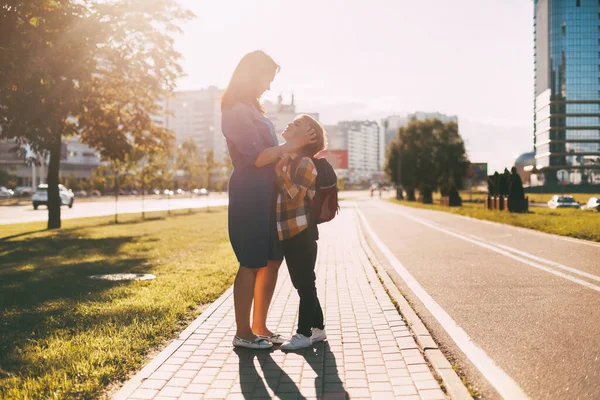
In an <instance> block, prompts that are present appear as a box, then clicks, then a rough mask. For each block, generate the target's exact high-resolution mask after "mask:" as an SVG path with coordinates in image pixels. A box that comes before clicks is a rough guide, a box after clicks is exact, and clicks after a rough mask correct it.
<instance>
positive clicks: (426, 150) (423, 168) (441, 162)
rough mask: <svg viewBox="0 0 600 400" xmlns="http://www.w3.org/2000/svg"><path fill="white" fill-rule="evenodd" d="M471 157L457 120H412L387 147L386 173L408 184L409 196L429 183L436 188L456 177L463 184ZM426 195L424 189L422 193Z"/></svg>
mask: <svg viewBox="0 0 600 400" xmlns="http://www.w3.org/2000/svg"><path fill="white" fill-rule="evenodd" d="M468 166H469V161H468V159H467V156H466V150H465V146H464V142H463V140H462V138H461V136H460V134H459V132H458V125H457V124H456V123H453V122H451V123H447V124H444V123H442V122H441V121H440V120H437V119H435V120H426V121H416V120H415V121H411V122H410V123H409V124H408V125H407V126H406V127H402V128H400V129H399V130H398V137H397V138H396V140H394V141H392V143H391V144H390V146H389V148H388V151H387V160H386V168H385V170H386V173H387V175H388V177H389V178H390V180H391V181H392V182H394V183H396V185H398V186H402V187H404V189H405V190H406V194H407V197H408V199H409V200H414V198H415V196H414V191H415V189H417V188H421V189H423V190H424V188H425V187H428V188H429V189H431V190H433V191H436V190H437V189H438V187H440V186H441V187H448V183H449V182H450V180H451V179H452V180H453V181H454V182H459V184H457V186H459V187H460V186H461V185H462V179H463V177H464V175H465V174H466V171H467V168H468ZM421 195H423V193H421Z"/></svg>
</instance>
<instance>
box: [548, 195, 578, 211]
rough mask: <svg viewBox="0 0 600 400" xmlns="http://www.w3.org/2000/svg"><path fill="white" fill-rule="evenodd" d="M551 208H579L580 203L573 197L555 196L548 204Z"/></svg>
mask: <svg viewBox="0 0 600 400" xmlns="http://www.w3.org/2000/svg"><path fill="white" fill-rule="evenodd" d="M548 207H550V208H579V207H580V206H579V203H578V202H577V201H575V199H574V198H573V196H558V195H557V196H553V197H552V199H551V200H550V201H549V202H548Z"/></svg>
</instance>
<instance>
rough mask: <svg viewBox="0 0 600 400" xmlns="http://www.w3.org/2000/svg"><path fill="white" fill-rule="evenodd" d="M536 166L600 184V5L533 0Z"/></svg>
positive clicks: (586, 0)
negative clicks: (565, 172) (561, 171)
mask: <svg viewBox="0 0 600 400" xmlns="http://www.w3.org/2000/svg"><path fill="white" fill-rule="evenodd" d="M534 7H535V9H534V45H535V46H534V47H535V56H534V58H535V61H534V65H535V102H534V146H535V153H536V155H535V158H536V167H537V168H538V169H539V170H541V171H543V172H544V175H545V178H546V182H548V183H553V182H556V180H557V171H558V170H561V169H565V170H567V171H568V172H569V181H570V182H571V183H574V184H579V183H586V182H591V183H600V3H599V2H598V0H534Z"/></svg>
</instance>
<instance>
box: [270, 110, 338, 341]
mask: <svg viewBox="0 0 600 400" xmlns="http://www.w3.org/2000/svg"><path fill="white" fill-rule="evenodd" d="M307 125H308V126H307ZM305 127H309V128H312V129H314V131H315V133H316V138H315V142H314V143H310V144H307V145H306V146H304V147H303V148H302V149H300V150H299V151H298V153H296V154H291V155H290V156H288V157H284V158H282V159H281V160H280V161H279V162H278V163H277V166H276V167H275V171H276V173H277V185H278V186H279V195H278V197H277V231H278V233H279V240H281V241H282V242H283V243H282V245H283V254H284V256H285V261H286V264H287V266H288V271H289V273H290V278H291V280H292V284H293V285H294V288H296V290H297V291H298V295H299V296H300V310H299V311H298V330H297V331H296V334H295V335H294V336H292V337H291V338H290V339H289V340H287V341H286V342H285V343H283V344H282V345H281V349H282V350H298V349H303V348H305V347H309V346H311V345H312V344H313V343H316V342H320V341H322V340H325V339H326V338H327V335H326V333H325V326H324V321H323V310H322V309H321V304H320V303H319V299H318V298H317V287H316V285H315V280H316V275H315V263H316V261H317V239H318V236H319V233H318V230H317V224H316V223H315V222H314V220H313V219H312V218H311V217H310V216H309V215H308V211H309V202H310V200H312V199H313V198H314V197H315V193H316V188H315V183H316V179H317V168H316V167H315V164H314V163H313V161H312V157H314V156H315V155H317V154H318V153H319V152H321V151H323V150H325V147H326V138H325V130H324V129H323V127H322V126H321V125H320V124H319V123H318V122H317V121H315V120H314V119H313V118H311V117H310V116H308V115H299V116H298V117H296V119H294V121H292V122H291V123H289V124H288V126H287V128H286V129H285V130H284V131H283V133H282V135H283V137H284V138H285V139H286V140H289V139H291V138H292V137H294V135H296V132H297V131H300V130H301V129H302V128H305ZM304 130H305V129H304ZM304 130H303V131H304Z"/></svg>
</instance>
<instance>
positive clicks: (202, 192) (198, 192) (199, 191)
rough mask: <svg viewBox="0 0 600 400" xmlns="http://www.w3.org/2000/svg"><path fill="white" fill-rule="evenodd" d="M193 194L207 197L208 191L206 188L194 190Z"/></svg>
mask: <svg viewBox="0 0 600 400" xmlns="http://www.w3.org/2000/svg"><path fill="white" fill-rule="evenodd" d="M194 194H195V195H197V196H208V190H206V188H202V189H194Z"/></svg>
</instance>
